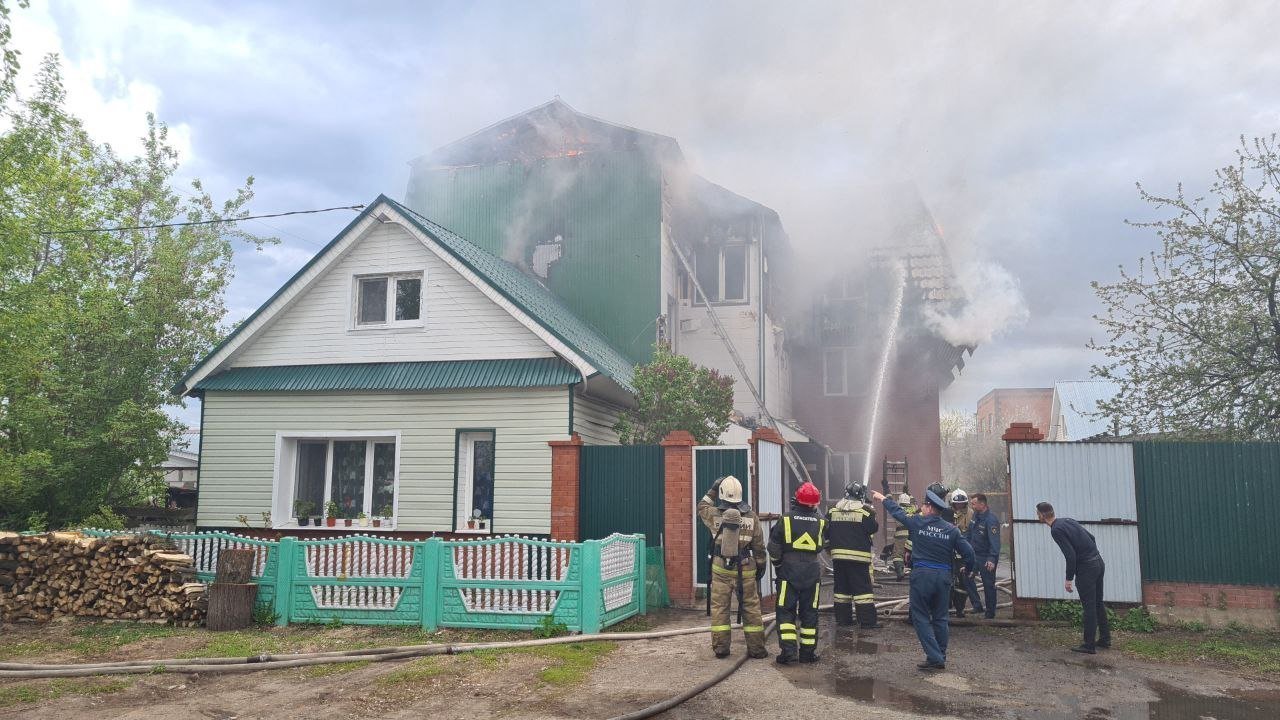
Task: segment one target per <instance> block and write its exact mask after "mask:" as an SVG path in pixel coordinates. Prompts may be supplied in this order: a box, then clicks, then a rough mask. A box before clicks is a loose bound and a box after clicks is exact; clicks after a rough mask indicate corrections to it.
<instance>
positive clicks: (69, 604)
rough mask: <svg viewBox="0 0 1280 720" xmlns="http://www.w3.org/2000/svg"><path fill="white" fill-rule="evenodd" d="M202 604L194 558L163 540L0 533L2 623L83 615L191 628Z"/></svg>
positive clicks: (201, 613) (202, 590)
mask: <svg viewBox="0 0 1280 720" xmlns="http://www.w3.org/2000/svg"><path fill="white" fill-rule="evenodd" d="M206 607H207V599H206V598H205V586H204V584H203V583H200V582H198V580H197V578H196V571H195V566H194V565H193V564H192V560H191V557H190V556H187V555H184V554H182V553H180V552H177V551H176V549H175V548H174V547H173V545H172V544H171V543H169V542H168V541H166V540H165V539H164V538H161V537H155V536H150V535H118V536H115V537H107V538H96V537H87V536H84V535H81V534H80V533H74V532H53V533H45V534H42V535H16V534H14V533H0V621H4V622H14V621H18V620H28V621H35V622H46V621H48V620H50V619H52V618H56V617H62V616H82V617H99V618H112V619H117V620H165V621H168V622H171V623H174V624H176V625H188V626H194V625H199V624H200V623H201V621H202V620H203V618H204V614H205V608H206Z"/></svg>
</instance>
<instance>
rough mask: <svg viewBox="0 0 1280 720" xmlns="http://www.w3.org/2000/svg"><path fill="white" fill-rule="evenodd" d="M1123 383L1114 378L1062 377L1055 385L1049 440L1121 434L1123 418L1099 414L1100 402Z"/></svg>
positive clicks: (1113, 395) (1113, 393)
mask: <svg viewBox="0 0 1280 720" xmlns="http://www.w3.org/2000/svg"><path fill="white" fill-rule="evenodd" d="M1119 391H1120V386H1119V385H1117V384H1116V383H1114V382H1112V381H1110V380H1062V381H1059V382H1056V383H1054V384H1053V403H1052V407H1051V409H1050V416H1049V417H1050V420H1049V431H1048V432H1047V433H1045V439H1046V440H1057V441H1067V440H1086V439H1089V438H1096V437H1099V436H1106V435H1119V434H1120V427H1119V421H1118V420H1116V419H1108V418H1105V417H1101V416H1099V415H1098V414H1097V413H1098V403H1099V402H1101V401H1103V400H1110V399H1111V398H1113V397H1115V396H1116V394H1117V393H1118V392H1119Z"/></svg>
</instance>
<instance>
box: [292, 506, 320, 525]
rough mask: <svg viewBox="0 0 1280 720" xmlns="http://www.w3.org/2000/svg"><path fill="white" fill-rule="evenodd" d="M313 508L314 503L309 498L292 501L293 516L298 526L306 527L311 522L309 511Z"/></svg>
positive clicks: (314, 507)
mask: <svg viewBox="0 0 1280 720" xmlns="http://www.w3.org/2000/svg"><path fill="white" fill-rule="evenodd" d="M315 509H316V504H315V503H313V502H311V501H310V500H294V501H293V517H294V520H296V521H297V523H298V527H306V526H307V525H308V524H309V523H310V522H311V511H313V510H315Z"/></svg>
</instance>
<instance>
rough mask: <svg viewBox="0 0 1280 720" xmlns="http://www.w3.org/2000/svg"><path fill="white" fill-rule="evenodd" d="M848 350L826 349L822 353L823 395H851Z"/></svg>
mask: <svg viewBox="0 0 1280 720" xmlns="http://www.w3.org/2000/svg"><path fill="white" fill-rule="evenodd" d="M848 357H849V353H848V348H826V349H825V350H823V351H822V394H823V395H847V394H849V388H848V378H849V365H848Z"/></svg>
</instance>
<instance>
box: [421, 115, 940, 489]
mask: <svg viewBox="0 0 1280 720" xmlns="http://www.w3.org/2000/svg"><path fill="white" fill-rule="evenodd" d="M886 195H887V196H890V200H887V201H885V202H877V203H874V205H875V206H876V207H878V208H879V212H880V213H882V215H883V216H884V218H885V219H884V220H883V221H881V222H879V223H868V222H865V219H866V218H861V219H860V220H862V221H861V222H858V223H854V222H851V223H850V226H851V228H856V230H851V231H850V232H851V234H853V235H857V237H850V238H848V239H847V241H843V242H831V241H830V240H831V239H830V238H822V239H817V240H821V241H822V242H823V244H825V245H826V246H827V250H825V251H824V253H823V255H822V257H821V258H818V259H815V260H812V261H809V262H807V263H801V262H800V261H799V260H798V258H797V256H796V253H795V251H794V249H793V248H792V246H791V244H790V241H789V239H788V237H787V235H786V232H785V230H784V229H783V226H782V222H781V220H780V218H779V217H778V214H777V213H776V212H775V211H773V210H772V209H770V208H768V207H766V206H764V205H761V204H760V203H757V202H754V201H752V200H750V199H748V198H745V197H742V196H740V195H738V194H736V193H734V192H732V191H730V190H728V189H726V188H724V187H721V186H719V185H716V184H714V183H711V182H709V181H707V180H706V179H704V178H702V177H699V176H698V175H696V174H694V173H693V172H691V171H690V170H689V168H688V166H687V164H686V163H685V160H684V157H683V155H682V153H681V151H680V148H679V145H678V144H677V143H676V141H675V140H674V139H672V138H669V137H665V136H661V135H655V134H653V133H648V132H644V131H642V130H636V129H634V128H628V127H625V126H620V125H616V124H613V123H609V122H605V121H602V120H598V119H596V118H591V117H589V116H586V115H582V114H581V113H578V112H577V111H575V110H573V109H572V108H570V107H569V106H568V105H566V104H565V103H563V102H562V101H560V100H558V99H556V100H553V101H552V102H550V103H547V104H546V105H542V106H539V107H537V108H534V109H532V110H530V111H527V112H525V113H522V114H520V115H516V116H514V117H512V118H508V119H507V120H504V121H502V122H499V123H497V124H495V125H492V126H490V127H488V128H485V129H484V130H481V131H479V132H477V133H474V134H473V135H470V136H468V137H466V138H463V139H461V140H458V141H456V142H454V143H451V144H449V145H446V146H445V147H443V148H440V149H438V150H436V151H434V152H432V153H430V154H428V155H426V156H423V157H421V158H418V159H417V160H415V161H414V162H413V163H412V173H411V177H410V180H409V187H408V193H407V204H408V205H409V206H410V207H412V208H413V209H415V210H417V211H419V212H422V213H423V214H425V215H426V216H427V217H430V218H432V219H433V220H435V221H437V222H439V223H441V224H442V225H444V226H446V227H448V228H450V229H452V230H454V231H455V232H458V233H459V234H461V235H463V236H464V237H467V238H468V239H470V240H472V241H473V242H475V243H477V244H479V245H480V246H482V247H484V248H485V249H487V250H489V251H491V252H493V253H495V254H498V255H501V256H502V257H504V258H505V259H507V260H509V261H511V262H513V263H515V264H516V265H518V266H520V267H521V268H523V269H524V270H525V272H527V273H529V274H532V275H534V276H535V277H537V278H539V279H540V281H541V282H542V283H543V284H545V285H546V286H547V287H548V288H549V289H550V290H552V292H554V293H555V294H556V295H558V296H559V297H560V298H561V299H562V300H564V301H565V303H566V304H567V305H568V306H569V308H570V309H571V310H572V311H574V312H575V313H577V314H578V315H579V316H580V317H582V318H583V319H584V320H586V321H588V322H590V323H591V324H592V325H594V326H595V327H596V328H597V329H598V330H599V331H600V332H601V333H603V334H604V335H605V336H606V337H607V338H608V339H609V340H610V341H611V342H612V343H613V344H614V345H615V346H616V347H617V348H619V349H620V350H621V351H622V352H623V353H624V354H626V355H627V356H628V357H629V358H630V359H631V360H632V361H634V362H637V363H642V362H644V361H645V360H647V359H648V358H649V356H650V353H651V351H652V347H653V345H654V343H655V342H657V341H665V342H668V343H670V344H671V346H672V347H673V348H674V349H675V351H676V352H679V353H681V354H684V355H686V356H688V357H689V358H690V359H692V360H694V361H695V362H697V363H699V364H702V365H706V366H708V367H713V368H716V369H718V370H720V371H721V372H723V373H726V374H729V375H732V376H734V377H735V378H738V379H739V382H737V383H736V384H735V397H734V406H735V409H736V410H737V411H738V412H739V413H740V414H741V415H742V416H743V418H744V420H743V422H744V424H746V425H750V424H751V423H752V422H753V421H755V422H760V423H761V424H763V420H762V418H761V416H762V413H761V412H760V408H759V405H758V403H757V402H756V400H755V398H754V397H753V396H752V394H751V392H750V391H749V389H748V387H747V383H745V382H742V378H743V377H744V375H745V377H747V378H750V380H751V381H752V382H753V383H754V384H755V385H756V386H757V387H758V388H759V389H760V390H761V391H762V394H763V395H764V400H765V403H766V406H767V407H768V409H769V412H770V413H771V414H772V415H774V417H776V418H778V419H779V420H784V421H788V422H789V423H790V424H792V425H793V426H798V427H799V428H801V429H802V430H803V431H804V432H805V433H807V434H808V435H809V436H810V437H811V438H814V439H816V440H818V441H820V443H821V444H816V443H811V444H806V445H804V446H802V447H801V448H800V449H801V454H802V456H803V457H804V461H805V463H806V465H808V466H809V469H810V473H811V474H812V475H813V476H814V478H815V479H816V480H817V481H819V483H820V484H823V485H825V486H826V487H824V491H825V492H826V494H827V496H828V497H830V496H831V495H833V494H837V493H839V492H841V491H842V488H843V484H844V481H845V479H846V478H855V479H861V478H862V475H863V467H864V465H865V463H866V458H868V457H871V458H872V459H873V463H872V465H873V467H874V472H873V473H872V474H871V479H872V480H873V482H878V479H879V468H880V462H881V461H882V460H883V458H884V457H886V456H887V457H890V458H892V459H902V458H906V459H907V460H908V461H909V463H910V478H911V485H912V487H913V488H915V487H918V486H922V485H921V482H922V481H923V480H925V479H928V480H930V481H931V480H932V479H936V478H938V477H939V476H940V473H941V450H940V438H939V431H938V394H939V392H940V391H941V390H942V389H943V388H945V387H946V386H947V385H948V384H950V382H951V380H952V371H953V370H954V369H955V368H957V367H962V366H963V361H962V360H961V354H962V349H961V348H958V347H955V346H953V345H951V344H950V343H948V342H945V341H944V340H942V339H941V338H940V337H939V335H938V333H937V332H936V331H935V330H933V329H931V328H933V327H935V325H934V323H931V322H930V317H936V316H937V315H938V314H939V313H946V312H948V311H950V310H951V309H952V305H953V303H954V297H953V294H954V293H953V289H952V285H953V283H952V282H951V277H952V272H951V267H950V262H949V260H948V258H947V253H946V251H945V249H944V247H943V243H942V238H941V234H940V233H939V232H938V230H937V228H936V226H935V225H934V223H933V220H932V218H931V217H930V215H929V213H928V210H927V209H926V208H925V206H924V204H923V202H921V201H920V199H919V196H918V195H917V194H916V191H915V189H914V187H911V186H895V187H892V188H890V190H889V191H887V192H886ZM851 214H852V213H851ZM676 248H679V252H677V251H676ZM833 248H834V249H833ZM680 254H683V256H684V258H683V261H682V260H681V258H680V257H679V255H680ZM686 267H688V268H689V270H691V272H687V271H686ZM898 267H901V268H902V269H903V273H904V277H905V282H906V286H905V288H904V292H903V297H904V307H903V312H902V321H901V323H900V324H899V325H900V327H899V339H898V342H897V343H896V346H895V350H894V352H893V354H892V355H891V363H890V372H889V373H888V376H887V379H886V383H885V390H884V397H883V400H882V410H881V417H882V421H881V430H880V432H879V433H878V436H877V437H878V439H877V440H876V441H875V443H874V446H873V447H871V448H868V446H867V445H868V430H869V423H870V412H871V406H872V404H873V403H872V401H873V397H872V393H873V391H874V387H875V377H874V376H875V374H876V370H877V368H878V365H879V361H880V350H881V348H883V347H884V339H885V337H886V331H887V327H886V324H887V320H886V314H885V312H884V309H885V305H886V303H887V302H888V300H887V298H889V297H891V296H892V295H893V293H894V291H895V290H896V287H894V286H893V284H892V278H893V277H895V276H896V275H895V273H896V268H898ZM695 279H696V281H697V282H696V283H695V282H694V280H695ZM699 288H700V289H701V292H702V293H703V294H705V295H706V296H707V298H708V299H709V300H710V301H711V305H712V310H713V312H714V313H715V316H716V318H717V319H718V320H719V323H720V325H721V328H722V329H723V332H724V334H725V335H726V336H727V337H728V338H729V339H730V340H731V341H732V343H733V345H734V347H735V348H736V349H737V351H738V354H739V356H740V358H739V359H740V361H741V364H742V366H744V367H745V370H746V372H745V373H743V372H742V371H741V370H740V369H739V364H738V362H735V361H734V359H733V358H732V357H731V354H730V352H729V350H728V349H727V347H726V343H725V342H724V341H723V340H722V338H721V336H720V333H719V332H718V331H717V330H716V328H715V327H714V323H713V322H712V321H711V320H710V318H709V317H708V313H707V311H706V309H705V306H704V304H703V303H702V299H701V297H700V296H699ZM823 445H825V446H826V447H823ZM828 449H829V450H830V453H828ZM829 461H830V464H831V467H830V470H829V469H828V462H829ZM793 481H794V478H793Z"/></svg>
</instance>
